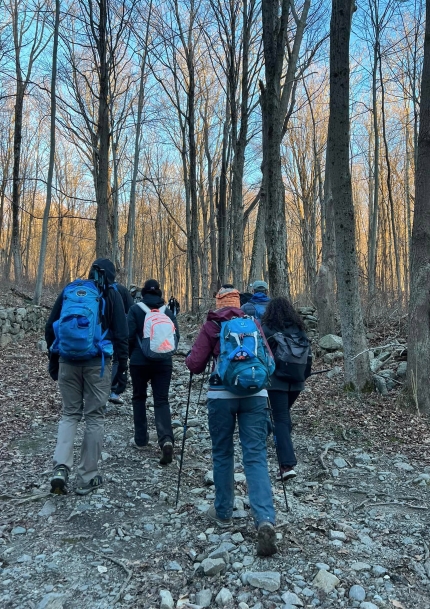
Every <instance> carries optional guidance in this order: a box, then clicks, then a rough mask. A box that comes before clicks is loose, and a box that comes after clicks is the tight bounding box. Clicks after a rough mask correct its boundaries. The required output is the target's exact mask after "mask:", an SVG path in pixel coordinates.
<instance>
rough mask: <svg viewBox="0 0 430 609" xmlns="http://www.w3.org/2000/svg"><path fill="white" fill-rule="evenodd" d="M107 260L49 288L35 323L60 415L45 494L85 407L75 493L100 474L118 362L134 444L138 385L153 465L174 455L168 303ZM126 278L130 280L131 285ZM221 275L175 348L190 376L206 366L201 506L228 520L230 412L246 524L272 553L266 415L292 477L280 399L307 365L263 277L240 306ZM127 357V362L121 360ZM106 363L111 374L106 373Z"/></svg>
mask: <svg viewBox="0 0 430 609" xmlns="http://www.w3.org/2000/svg"><path fill="white" fill-rule="evenodd" d="M115 274H116V270H115V266H114V264H113V263H112V262H111V261H110V260H109V259H97V260H95V262H94V263H93V264H92V266H91V270H90V273H89V277H88V279H87V280H79V279H78V280H76V281H74V282H72V283H71V284H69V285H68V286H66V287H65V288H64V289H63V291H62V292H61V294H60V295H59V296H58V298H57V300H56V302H55V305H54V307H53V309H52V312H51V315H50V317H49V319H48V321H47V323H46V329H45V337H46V342H47V345H48V350H49V373H50V375H51V377H52V379H54V380H58V385H59V389H60V393H61V397H62V405H63V408H62V416H61V420H60V423H59V428H58V436H57V444H56V448H55V452H54V458H53V466H54V468H53V475H52V478H51V492H52V493H55V494H66V493H67V491H68V478H69V474H70V471H71V469H72V465H73V444H74V439H75V434H76V430H77V426H78V423H79V421H80V420H81V418H82V415H84V418H85V431H84V437H83V441H82V445H81V454H80V459H79V465H78V468H77V474H76V488H75V492H76V493H77V494H78V495H87V494H88V493H91V492H92V491H93V490H95V489H97V488H99V487H100V486H101V485H102V484H103V480H102V476H101V475H100V473H99V469H98V462H99V459H100V456H101V451H102V444H103V433H104V411H105V407H106V403H107V401H108V400H109V399H111V400H112V401H115V400H117V399H119V395H120V394H121V393H122V392H123V391H124V389H125V387H126V383H127V371H128V368H129V369H130V376H131V381H132V389H133V393H132V405H133V419H134V438H133V440H132V444H133V446H134V447H135V448H136V449H137V450H145V449H146V448H147V447H148V443H149V433H148V423H147V416H146V400H147V388H148V383H149V382H150V383H151V387H152V394H153V399H154V416H155V426H156V431H157V437H158V445H159V448H160V451H161V456H160V461H159V462H160V464H161V465H168V464H170V463H172V461H173V449H174V435H173V431H172V422H171V412H170V406H169V388H170V381H171V376H172V369H173V359H172V356H173V355H174V353H175V352H176V349H177V346H178V342H179V338H180V335H179V327H178V322H177V313H178V312H179V303H178V301H177V300H176V299H175V298H174V297H173V296H172V298H171V299H170V300H169V303H168V306H166V304H165V301H164V299H163V294H162V291H161V289H160V285H159V283H158V281H156V280H155V279H149V280H147V281H146V282H145V284H144V285H143V287H142V288H141V290H138V289H137V286H131V288H133V289H130V290H127V288H126V287H125V286H122V285H121V284H119V283H116V282H115ZM134 288H136V289H135V290H134ZM241 297H242V301H243V295H241V294H240V293H239V291H238V290H237V289H235V288H234V286H233V285H231V284H224V285H223V286H222V287H221V288H220V289H219V291H218V293H217V294H216V307H215V309H214V310H213V311H209V312H208V315H207V319H206V321H205V323H204V324H203V326H202V328H201V329H200V332H199V334H198V336H197V338H196V340H195V342H194V344H193V346H192V348H191V350H190V352H189V353H188V355H187V356H186V358H185V365H186V366H187V368H188V369H189V371H190V388H191V382H192V376H193V374H199V373H204V371H205V370H206V369H207V368H208V370H209V383H208V385H209V387H208V392H207V408H208V420H209V432H210V436H211V441H212V460H213V474H214V484H215V501H214V504H213V505H212V506H211V507H210V508H209V510H208V512H207V516H208V518H209V519H211V520H212V521H214V522H215V523H216V524H217V525H218V526H219V527H221V528H226V527H229V526H230V525H231V523H232V514H233V506H234V442H233V434H234V430H235V426H236V421H237V423H238V428H239V437H240V443H241V448H242V455H243V466H244V471H245V476H246V481H247V486H248V493H249V502H250V506H251V510H252V515H253V518H254V522H255V526H256V529H257V553H258V554H259V555H261V556H270V555H272V554H274V553H275V552H276V551H277V548H276V532H275V528H274V525H275V509H274V504H273V496H272V490H271V483H270V479H269V472H268V466H267V449H266V445H267V436H268V433H269V429H270V427H272V425H270V420H269V419H268V412H270V413H271V416H272V421H273V425H274V428H273V430H272V431H273V435H274V439H275V444H276V447H277V453H278V461H279V471H278V474H277V479H278V480H279V481H281V482H282V483H284V482H285V481H286V480H289V479H291V478H293V477H295V476H296V472H295V470H294V467H295V466H296V464H297V460H296V457H295V453H294V447H293V443H292V440H291V427H292V426H291V416H290V409H291V406H292V405H293V403H294V401H295V400H296V399H297V397H298V395H299V393H300V392H301V391H302V390H303V389H304V381H305V379H306V378H307V376H309V375H310V370H311V363H312V355H311V351H310V346H309V341H308V339H307V336H306V332H305V328H304V325H303V321H302V319H301V317H300V316H299V315H298V313H297V312H296V311H295V310H294V308H293V306H292V305H291V303H290V301H289V300H288V299H287V298H285V297H275V298H270V297H269V295H268V285H267V283H266V282H264V281H255V282H254V283H253V284H252V294H249V295H248V298H246V299H245V300H246V301H247V302H245V303H244V304H242V305H241ZM128 360H129V361H128ZM111 363H112V371H113V372H112V376H111V372H110V369H111Z"/></svg>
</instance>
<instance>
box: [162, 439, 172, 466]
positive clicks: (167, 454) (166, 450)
mask: <svg viewBox="0 0 430 609" xmlns="http://www.w3.org/2000/svg"><path fill="white" fill-rule="evenodd" d="M161 451H162V453H163V456H162V457H161V459H160V465H167V464H168V463H171V462H172V459H173V444H172V443H171V442H164V444H163V448H162V449H161Z"/></svg>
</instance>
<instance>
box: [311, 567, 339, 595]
mask: <svg viewBox="0 0 430 609" xmlns="http://www.w3.org/2000/svg"><path fill="white" fill-rule="evenodd" d="M312 584H313V585H314V586H315V588H319V589H320V590H323V591H324V592H326V593H327V594H328V593H329V592H331V591H332V590H334V589H335V588H336V586H338V585H339V584H340V580H339V579H338V578H337V577H336V575H333V574H332V573H329V572H328V571H325V570H324V569H321V570H320V571H318V573H317V574H316V576H315V577H314V580H313V582H312Z"/></svg>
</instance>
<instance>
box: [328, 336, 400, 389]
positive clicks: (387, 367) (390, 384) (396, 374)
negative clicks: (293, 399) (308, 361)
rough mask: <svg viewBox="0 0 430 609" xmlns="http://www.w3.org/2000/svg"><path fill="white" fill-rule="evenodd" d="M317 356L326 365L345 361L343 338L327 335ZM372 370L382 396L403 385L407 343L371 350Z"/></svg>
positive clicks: (397, 343) (394, 342)
mask: <svg viewBox="0 0 430 609" xmlns="http://www.w3.org/2000/svg"><path fill="white" fill-rule="evenodd" d="M317 355H322V358H323V360H324V362H325V363H327V364H332V365H334V364H335V363H337V362H340V361H341V360H343V341H342V337H341V336H336V335H335V334H327V335H326V336H322V337H321V338H320V339H319V341H318V350H317ZM369 358H370V368H371V370H372V372H373V380H374V382H375V387H376V390H377V391H379V393H381V394H382V395H387V393H388V392H389V391H390V390H391V389H394V388H395V387H396V385H398V384H401V383H402V381H403V380H404V379H405V377H406V370H407V362H406V359H407V346H406V341H403V342H402V340H401V339H400V340H399V339H394V340H393V341H392V342H391V343H389V344H388V345H383V346H381V347H373V348H371V349H369Z"/></svg>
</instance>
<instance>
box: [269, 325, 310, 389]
mask: <svg viewBox="0 0 430 609" xmlns="http://www.w3.org/2000/svg"><path fill="white" fill-rule="evenodd" d="M269 344H270V346H271V347H272V346H273V354H274V357H275V364H276V369H275V373H274V374H275V376H276V377H278V378H279V379H280V380H282V381H285V382H287V383H303V382H304V381H305V380H306V379H307V377H308V376H309V375H310V366H309V363H308V358H309V359H310V352H311V348H310V343H309V339H308V337H307V336H306V333H305V332H304V331H303V330H300V329H299V328H298V327H297V326H292V327H291V329H285V330H284V331H283V332H275V334H272V336H271V337H270V338H269Z"/></svg>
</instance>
